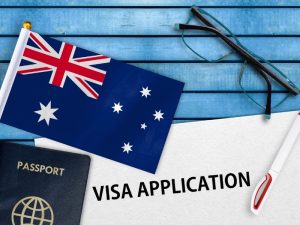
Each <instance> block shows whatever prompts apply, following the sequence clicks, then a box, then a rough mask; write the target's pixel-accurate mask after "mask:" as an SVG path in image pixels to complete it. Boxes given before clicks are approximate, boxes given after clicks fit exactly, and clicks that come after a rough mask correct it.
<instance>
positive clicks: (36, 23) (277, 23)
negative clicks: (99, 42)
mask: <svg viewBox="0 0 300 225" xmlns="http://www.w3.org/2000/svg"><path fill="white" fill-rule="evenodd" d="M207 11H208V12H209V13H211V14H212V15H214V16H215V17H216V18H218V19H219V20H220V21H222V22H223V23H224V24H225V25H226V26H228V27H229V28H230V29H231V30H232V31H233V32H234V33H235V34H237V35H300V23H298V21H299V18H300V8H296V9H295V8H280V9H274V8H269V9H264V8H230V9H227V8H225V9H224V8H223V9H215V8H214V9H207ZM189 14H190V11H189V9H186V8H179V9H177V8H175V9H166V8H154V9H152V8H151V9H139V8H138V9H134V8H121V9H120V8H104V9H99V8H91V9H90V8H88V9H83V8H8V9H7V8H2V9H1V8H0V34H1V35H17V34H18V33H19V29H20V27H21V24H22V22H23V21H24V20H29V21H31V22H32V23H33V27H34V30H36V31H38V32H40V33H43V34H49V35H180V32H178V31H177V30H176V29H174V24H175V23H185V22H186V21H187V19H188V17H189ZM58 18H59V19H58ZM75 18H76V19H75ZM112 18H113V20H112ZM270 18H272V19H270ZM197 23H198V24H199V22H198V21H197ZM245 25H246V26H245ZM192 34H201V35H211V34H209V33H207V32H193V33H192Z"/></svg>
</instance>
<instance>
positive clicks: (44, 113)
mask: <svg viewBox="0 0 300 225" xmlns="http://www.w3.org/2000/svg"><path fill="white" fill-rule="evenodd" d="M40 107H41V109H40V110H37V111H34V112H35V113H36V114H39V115H40V118H39V120H38V123H39V122H41V121H43V120H45V122H46V123H47V125H48V126H49V124H50V120H51V119H54V120H57V118H56V117H55V115H54V113H55V112H56V111H57V110H58V108H51V101H50V102H49V103H48V105H47V106H44V105H43V103H41V102H40Z"/></svg>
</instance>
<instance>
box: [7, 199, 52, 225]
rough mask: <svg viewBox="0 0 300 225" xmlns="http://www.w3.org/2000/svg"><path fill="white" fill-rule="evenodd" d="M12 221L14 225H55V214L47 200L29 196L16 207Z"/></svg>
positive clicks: (12, 214)
mask: <svg viewBox="0 0 300 225" xmlns="http://www.w3.org/2000/svg"><path fill="white" fill-rule="evenodd" d="M11 221H12V224H13V225H53V223H54V214H53V210H52V208H51V206H50V204H49V203H48V202H47V201H46V200H44V199H42V198H40V197H36V196H29V197H26V198H23V199H21V200H20V201H19V202H17V204H16V205H15V206H14V208H13V210H12V213H11Z"/></svg>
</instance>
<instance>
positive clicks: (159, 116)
mask: <svg viewBox="0 0 300 225" xmlns="http://www.w3.org/2000/svg"><path fill="white" fill-rule="evenodd" d="M163 115H164V113H162V112H161V110H159V111H156V110H155V113H154V114H153V116H154V120H158V121H160V120H161V119H163V118H164V117H163Z"/></svg>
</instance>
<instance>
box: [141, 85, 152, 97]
mask: <svg viewBox="0 0 300 225" xmlns="http://www.w3.org/2000/svg"><path fill="white" fill-rule="evenodd" d="M142 89H143V90H141V91H140V92H141V93H142V97H143V96H144V97H145V98H147V97H148V96H151V94H150V91H151V90H149V89H148V87H146V88H144V87H142Z"/></svg>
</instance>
